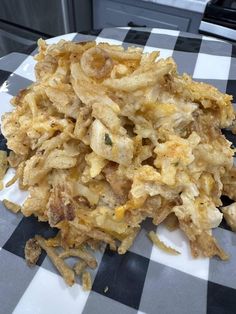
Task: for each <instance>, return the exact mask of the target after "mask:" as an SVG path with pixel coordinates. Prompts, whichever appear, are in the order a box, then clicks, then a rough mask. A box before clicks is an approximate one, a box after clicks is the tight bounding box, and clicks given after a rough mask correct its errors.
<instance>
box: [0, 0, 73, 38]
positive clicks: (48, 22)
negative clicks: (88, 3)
mask: <svg viewBox="0 0 236 314" xmlns="http://www.w3.org/2000/svg"><path fill="white" fill-rule="evenodd" d="M75 1H76V0H75ZM71 2H72V0H50V1H49V0H20V1H19V0H1V3H0V4H1V9H0V19H1V20H3V21H7V22H10V23H12V24H14V25H18V26H21V27H25V28H27V29H31V30H34V31H38V32H41V33H44V34H47V35H50V36H56V35H61V34H65V33H68V32H73V31H74V29H75V28H74V20H73V16H72V17H70V18H69V14H68V10H69V5H70V3H71Z"/></svg>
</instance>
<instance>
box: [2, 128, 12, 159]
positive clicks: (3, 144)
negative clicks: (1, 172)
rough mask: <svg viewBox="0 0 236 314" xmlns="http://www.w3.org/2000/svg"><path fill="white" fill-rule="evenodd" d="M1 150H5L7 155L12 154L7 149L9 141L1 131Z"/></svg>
mask: <svg viewBox="0 0 236 314" xmlns="http://www.w3.org/2000/svg"><path fill="white" fill-rule="evenodd" d="M0 150H4V151H5V152H7V155H8V154H9V153H10V149H8V148H7V140H6V139H5V137H4V136H3V134H2V133H1V131H0Z"/></svg>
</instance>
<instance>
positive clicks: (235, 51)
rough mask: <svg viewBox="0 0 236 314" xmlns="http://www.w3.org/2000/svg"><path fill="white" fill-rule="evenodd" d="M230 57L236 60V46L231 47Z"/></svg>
mask: <svg viewBox="0 0 236 314" xmlns="http://www.w3.org/2000/svg"><path fill="white" fill-rule="evenodd" d="M231 57H232V58H236V44H233V45H232V52H231Z"/></svg>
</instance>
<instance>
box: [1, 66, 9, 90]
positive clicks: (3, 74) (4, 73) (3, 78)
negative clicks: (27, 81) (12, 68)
mask: <svg viewBox="0 0 236 314" xmlns="http://www.w3.org/2000/svg"><path fill="white" fill-rule="evenodd" d="M10 75H11V72H8V71H4V70H0V87H1V85H2V84H3V83H4V82H5V81H6V80H7V79H8V77H9V76H10Z"/></svg>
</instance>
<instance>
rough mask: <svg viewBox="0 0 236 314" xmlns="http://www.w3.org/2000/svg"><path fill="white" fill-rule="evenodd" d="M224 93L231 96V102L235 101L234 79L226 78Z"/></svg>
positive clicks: (235, 88) (235, 85)
mask: <svg viewBox="0 0 236 314" xmlns="http://www.w3.org/2000/svg"><path fill="white" fill-rule="evenodd" d="M226 93H227V94H229V95H232V96H233V102H234V103H236V80H228V83H227V88H226Z"/></svg>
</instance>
